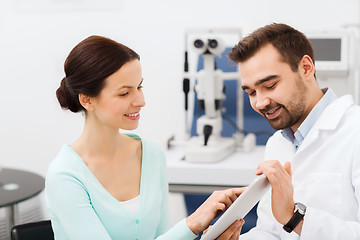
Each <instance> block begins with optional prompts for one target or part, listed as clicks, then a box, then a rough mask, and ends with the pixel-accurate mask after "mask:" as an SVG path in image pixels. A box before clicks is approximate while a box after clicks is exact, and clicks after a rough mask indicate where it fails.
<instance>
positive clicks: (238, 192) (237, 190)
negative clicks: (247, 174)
mask: <svg viewBox="0 0 360 240" xmlns="http://www.w3.org/2000/svg"><path fill="white" fill-rule="evenodd" d="M245 190H246V187H241V188H231V191H232V192H233V194H235V196H236V198H238V197H239V196H240V195H241V194H242V193H243V192H244V191H245ZM236 198H235V199H234V201H235V200H236Z"/></svg>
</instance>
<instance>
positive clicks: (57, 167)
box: [47, 145, 85, 177]
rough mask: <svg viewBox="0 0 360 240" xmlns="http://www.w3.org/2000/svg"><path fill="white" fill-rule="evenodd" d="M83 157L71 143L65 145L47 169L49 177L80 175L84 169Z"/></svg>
mask: <svg viewBox="0 0 360 240" xmlns="http://www.w3.org/2000/svg"><path fill="white" fill-rule="evenodd" d="M83 164H85V163H84V162H83V161H82V160H81V158H80V157H79V156H78V155H77V154H76V153H75V152H74V150H72V148H71V147H70V146H69V145H63V146H62V148H61V149H60V151H59V153H58V154H57V155H56V157H55V158H54V159H53V160H52V161H51V163H50V164H49V167H48V171H47V177H51V176H56V175H62V174H65V175H74V176H76V175H80V174H81V173H82V172H83V171H82V170H81V169H82V168H83V166H82V165H83Z"/></svg>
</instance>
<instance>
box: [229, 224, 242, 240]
mask: <svg viewBox="0 0 360 240" xmlns="http://www.w3.org/2000/svg"><path fill="white" fill-rule="evenodd" d="M240 233H241V227H239V228H238V229H236V231H235V232H234V234H233V235H232V236H231V237H230V239H229V240H238V239H239V237H240Z"/></svg>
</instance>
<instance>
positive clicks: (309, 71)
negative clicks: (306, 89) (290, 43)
mask: <svg viewBox="0 0 360 240" xmlns="http://www.w3.org/2000/svg"><path fill="white" fill-rule="evenodd" d="M299 67H300V70H301V72H302V74H303V75H304V77H305V78H306V79H313V78H314V76H315V66H314V62H313V61H312V59H311V57H310V56H309V55H304V56H303V57H302V58H301V60H300V66H299Z"/></svg>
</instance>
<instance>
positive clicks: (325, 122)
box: [296, 95, 354, 155]
mask: <svg viewBox="0 0 360 240" xmlns="http://www.w3.org/2000/svg"><path fill="white" fill-rule="evenodd" d="M352 105H354V100H353V98H352V96H350V95H345V96H343V97H340V98H338V99H337V100H336V101H334V102H333V103H331V104H330V105H329V106H328V107H327V108H326V109H325V110H324V112H323V113H322V115H321V116H320V118H319V119H318V121H317V122H316V123H315V124H314V126H313V127H312V129H311V130H310V132H309V134H308V135H307V137H306V138H305V139H304V142H303V143H302V145H301V146H300V147H299V149H298V151H297V152H296V155H299V153H300V152H302V151H303V150H304V149H306V148H307V147H308V146H311V144H312V143H313V142H314V141H315V140H316V139H317V138H318V136H319V132H320V131H322V130H333V129H335V128H336V127H337V126H338V125H339V123H340V121H341V119H342V117H343V116H344V114H345V112H346V110H347V109H348V108H349V107H351V106H352Z"/></svg>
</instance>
